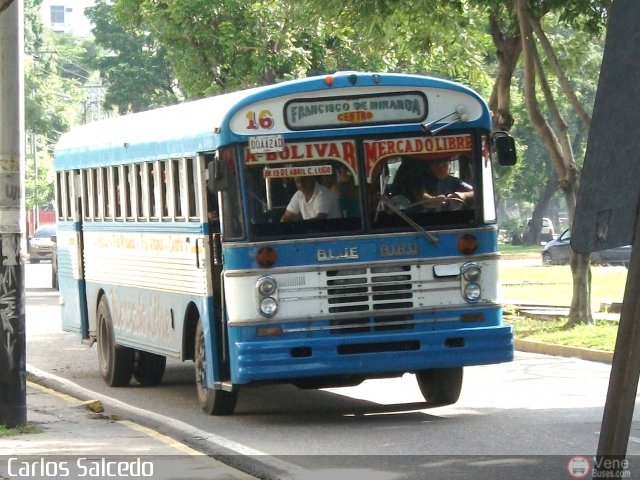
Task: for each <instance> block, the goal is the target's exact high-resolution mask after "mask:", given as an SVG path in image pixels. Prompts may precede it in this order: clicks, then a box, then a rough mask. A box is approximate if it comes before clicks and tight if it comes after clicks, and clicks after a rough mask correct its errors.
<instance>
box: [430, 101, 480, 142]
mask: <svg viewBox="0 0 640 480" xmlns="http://www.w3.org/2000/svg"><path fill="white" fill-rule="evenodd" d="M449 117H453V120H451V121H450V122H448V123H445V124H444V125H442V126H440V127H438V128H434V129H433V130H431V127H432V126H434V125H435V124H436V123H438V122H441V121H442V120H444V119H445V118H449ZM468 119H469V115H467V111H466V109H465V108H464V107H463V106H462V105H460V106H458V107H456V109H455V110H454V111H453V112H451V113H449V114H447V115H445V116H444V117H440V118H438V119H437V120H434V121H432V122H430V123H423V124H422V125H421V126H422V130H423V131H424V132H426V133H427V134H428V135H435V134H436V133H438V132H440V131H441V130H444V129H445V128H449V127H450V126H451V125H455V124H456V123H458V122H466V121H467V120H468Z"/></svg>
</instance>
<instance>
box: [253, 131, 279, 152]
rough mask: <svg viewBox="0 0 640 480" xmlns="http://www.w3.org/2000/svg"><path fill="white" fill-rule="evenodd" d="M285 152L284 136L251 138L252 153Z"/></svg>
mask: <svg viewBox="0 0 640 480" xmlns="http://www.w3.org/2000/svg"><path fill="white" fill-rule="evenodd" d="M283 150H284V138H282V135H261V136H259V137H249V152H250V153H271V152H281V151H283Z"/></svg>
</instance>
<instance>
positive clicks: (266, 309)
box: [260, 297, 278, 317]
mask: <svg viewBox="0 0 640 480" xmlns="http://www.w3.org/2000/svg"><path fill="white" fill-rule="evenodd" d="M277 311H278V302H277V300H276V299H275V298H273V297H265V298H263V299H262V300H261V301H260V313H261V314H262V315H264V316H265V317H273V316H274V315H275V314H276V312H277Z"/></svg>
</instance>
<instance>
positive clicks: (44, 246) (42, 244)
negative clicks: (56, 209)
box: [28, 224, 56, 263]
mask: <svg viewBox="0 0 640 480" xmlns="http://www.w3.org/2000/svg"><path fill="white" fill-rule="evenodd" d="M55 234H56V226H55V225H53V224H52V225H41V226H39V227H38V228H37V229H36V232H35V233H34V234H33V237H29V249H28V251H29V263H39V262H40V260H51V251H52V248H53V241H52V239H51V237H53V236H54V235H55Z"/></svg>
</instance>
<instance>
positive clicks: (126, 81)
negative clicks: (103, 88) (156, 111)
mask: <svg viewBox="0 0 640 480" xmlns="http://www.w3.org/2000/svg"><path fill="white" fill-rule="evenodd" d="M86 14H87V17H88V18H89V19H91V21H92V22H93V23H94V25H95V27H94V29H93V35H94V37H95V43H96V45H97V46H98V47H99V50H98V51H96V52H94V55H87V57H86V61H87V64H88V65H89V66H90V67H91V68H94V69H96V70H99V71H100V74H101V77H102V79H103V80H104V81H106V83H107V85H108V89H107V92H106V95H105V98H104V102H103V103H104V106H105V108H106V109H112V108H116V109H117V110H118V111H119V112H121V113H127V112H139V111H143V110H148V109H150V108H155V107H159V106H164V105H171V104H174V103H176V102H178V101H179V100H181V99H182V94H181V92H180V89H179V88H178V84H177V82H176V80H175V77H174V74H173V70H172V68H171V65H170V64H169V61H168V58H167V49H166V48H165V47H163V46H162V45H160V44H159V43H158V41H157V39H156V38H155V36H154V35H152V34H151V33H150V32H148V31H144V30H142V29H139V28H133V27H130V28H125V27H124V26H122V25H121V24H120V23H118V21H117V20H116V18H115V16H114V12H113V5H112V3H111V2H109V1H108V0H99V1H98V2H96V4H95V6H94V7H91V8H88V9H87V10H86Z"/></svg>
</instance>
